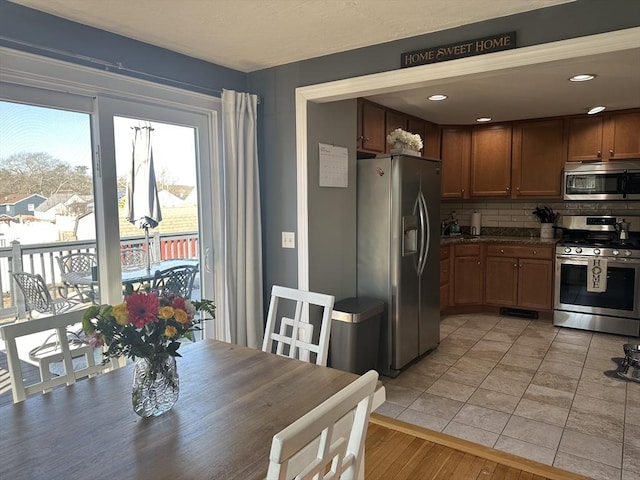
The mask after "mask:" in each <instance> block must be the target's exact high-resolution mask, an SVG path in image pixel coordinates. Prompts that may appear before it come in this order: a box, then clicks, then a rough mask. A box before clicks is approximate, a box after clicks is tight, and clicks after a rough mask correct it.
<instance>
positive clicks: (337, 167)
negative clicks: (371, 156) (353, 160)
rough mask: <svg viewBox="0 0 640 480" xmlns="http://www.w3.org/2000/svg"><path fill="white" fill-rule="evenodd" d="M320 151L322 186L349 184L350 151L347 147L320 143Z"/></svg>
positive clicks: (344, 185) (343, 186)
mask: <svg viewBox="0 0 640 480" xmlns="http://www.w3.org/2000/svg"><path fill="white" fill-rule="evenodd" d="M318 148H319V153H320V162H319V163H320V186H321V187H342V188H346V187H348V186H349V178H348V177H349V151H348V150H347V147H336V146H334V145H327V144H326V143H319V144H318Z"/></svg>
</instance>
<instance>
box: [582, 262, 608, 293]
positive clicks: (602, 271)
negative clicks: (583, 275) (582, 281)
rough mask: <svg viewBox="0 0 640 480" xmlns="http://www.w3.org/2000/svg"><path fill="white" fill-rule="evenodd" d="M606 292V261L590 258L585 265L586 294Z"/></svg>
mask: <svg viewBox="0 0 640 480" xmlns="http://www.w3.org/2000/svg"><path fill="white" fill-rule="evenodd" d="M606 291H607V260H606V259H605V258H590V259H589V263H588V264H587V292H596V293H598V292H606Z"/></svg>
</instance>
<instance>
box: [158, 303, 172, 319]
mask: <svg viewBox="0 0 640 480" xmlns="http://www.w3.org/2000/svg"><path fill="white" fill-rule="evenodd" d="M158 316H159V317H160V318H161V319H163V320H168V319H170V318H173V307H171V306H166V307H160V309H159V310H158Z"/></svg>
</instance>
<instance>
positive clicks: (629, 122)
mask: <svg viewBox="0 0 640 480" xmlns="http://www.w3.org/2000/svg"><path fill="white" fill-rule="evenodd" d="M639 88H640V87H639ZM607 120H608V121H607V122H606V123H605V131H604V134H603V138H604V140H603V142H604V143H603V150H604V155H605V157H606V158H607V159H608V160H627V159H636V160H639V159H640V111H637V110H636V111H620V112H612V113H611V114H609V115H608V119H607Z"/></svg>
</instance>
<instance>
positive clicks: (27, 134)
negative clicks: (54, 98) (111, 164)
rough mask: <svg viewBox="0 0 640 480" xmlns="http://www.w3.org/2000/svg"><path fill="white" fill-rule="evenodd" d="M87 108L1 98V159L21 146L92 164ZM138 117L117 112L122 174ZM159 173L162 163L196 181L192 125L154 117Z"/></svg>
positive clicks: (174, 175) (183, 180)
mask: <svg viewBox="0 0 640 480" xmlns="http://www.w3.org/2000/svg"><path fill="white" fill-rule="evenodd" d="M90 122H91V118H90V115H89V114H86V113H78V112H69V111H64V110H58V109H52V108H44V107H38V106H32V105H22V104H18V103H10V102H2V101H0V161H1V160H2V159H4V158H7V157H9V156H10V155H12V154H14V153H19V152H47V153H49V154H50V155H51V156H52V157H54V158H56V159H58V160H61V161H64V162H67V163H69V164H71V165H81V166H86V167H88V168H89V169H90V167H91V135H90V132H91V125H90ZM138 123H139V121H138V120H135V119H127V118H122V117H116V118H115V119H114V132H115V142H116V162H117V167H116V168H117V172H118V175H123V174H125V173H126V171H127V168H128V163H129V161H130V159H131V146H132V140H133V130H132V129H131V127H132V126H135V125H138ZM152 127H153V132H152V137H151V142H152V148H153V159H154V166H155V171H156V176H159V175H160V173H161V172H162V170H163V169H166V170H168V172H169V177H170V178H171V179H172V180H174V181H175V182H176V183H178V184H181V185H190V186H195V185H196V164H195V139H194V129H193V128H190V127H183V126H178V125H170V124H165V123H157V122H153V123H152Z"/></svg>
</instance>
